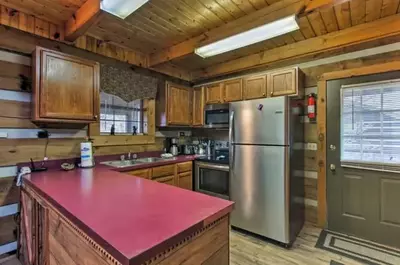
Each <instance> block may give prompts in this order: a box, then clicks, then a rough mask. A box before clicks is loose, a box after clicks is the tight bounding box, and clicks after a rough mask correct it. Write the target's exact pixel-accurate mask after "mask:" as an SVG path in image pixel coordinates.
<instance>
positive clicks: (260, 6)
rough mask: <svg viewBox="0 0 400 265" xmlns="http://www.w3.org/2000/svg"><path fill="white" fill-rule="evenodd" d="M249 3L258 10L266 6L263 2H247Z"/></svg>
mask: <svg viewBox="0 0 400 265" xmlns="http://www.w3.org/2000/svg"><path fill="white" fill-rule="evenodd" d="M249 1H250V3H251V4H252V5H253V6H254V7H255V8H256V9H257V10H258V9H262V8H264V7H266V6H268V2H266V1H265V0H249Z"/></svg>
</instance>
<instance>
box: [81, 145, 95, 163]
mask: <svg viewBox="0 0 400 265" xmlns="http://www.w3.org/2000/svg"><path fill="white" fill-rule="evenodd" d="M81 167H93V151H92V142H82V143H81Z"/></svg>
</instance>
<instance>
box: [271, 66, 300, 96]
mask: <svg viewBox="0 0 400 265" xmlns="http://www.w3.org/2000/svg"><path fill="white" fill-rule="evenodd" d="M296 80H297V77H296V69H295V68H294V69H285V70H282V71H278V72H273V73H271V74H270V78H269V84H268V92H269V93H268V96H270V97H277V96H283V95H296V94H297V89H298V87H297V82H296Z"/></svg>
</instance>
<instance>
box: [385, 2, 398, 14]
mask: <svg viewBox="0 0 400 265" xmlns="http://www.w3.org/2000/svg"><path fill="white" fill-rule="evenodd" d="M398 7H399V0H383V1H382V10H381V17H388V16H391V15H394V14H396V13H397V9H398Z"/></svg>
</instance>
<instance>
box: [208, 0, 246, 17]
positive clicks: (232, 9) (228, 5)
mask: <svg viewBox="0 0 400 265" xmlns="http://www.w3.org/2000/svg"><path fill="white" fill-rule="evenodd" d="M215 1H217V3H218V4H220V5H221V6H222V7H223V8H224V9H225V10H226V11H228V12H229V13H230V14H231V15H232V16H233V17H234V18H235V19H236V18H240V17H242V16H244V15H245V13H244V12H243V11H242V10H241V9H240V8H239V7H238V6H237V5H236V4H234V3H233V2H232V1H231V0H215Z"/></svg>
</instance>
